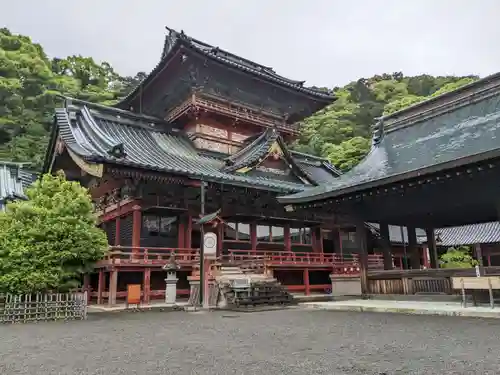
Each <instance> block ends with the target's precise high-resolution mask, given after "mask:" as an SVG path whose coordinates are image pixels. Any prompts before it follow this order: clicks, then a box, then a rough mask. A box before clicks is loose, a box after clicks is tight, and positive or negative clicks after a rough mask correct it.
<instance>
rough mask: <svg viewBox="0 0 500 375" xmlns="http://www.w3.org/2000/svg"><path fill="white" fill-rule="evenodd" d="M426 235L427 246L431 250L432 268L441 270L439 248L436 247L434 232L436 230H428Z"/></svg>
mask: <svg viewBox="0 0 500 375" xmlns="http://www.w3.org/2000/svg"><path fill="white" fill-rule="evenodd" d="M425 234H426V236H427V246H428V248H429V255H430V257H431V259H430V261H431V267H432V268H439V257H438V253H437V246H436V234H435V232H434V229H432V228H427V229H426V230H425Z"/></svg>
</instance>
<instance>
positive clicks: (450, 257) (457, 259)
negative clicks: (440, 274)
mask: <svg viewBox="0 0 500 375" xmlns="http://www.w3.org/2000/svg"><path fill="white" fill-rule="evenodd" d="M440 261H441V267H442V268H471V267H474V266H476V265H478V264H479V262H478V261H477V260H475V259H474V258H473V257H472V255H471V250H470V249H469V248H468V247H467V246H459V247H450V248H449V249H447V250H446V253H444V254H443V255H441V257H440Z"/></svg>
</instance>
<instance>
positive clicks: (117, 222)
mask: <svg viewBox="0 0 500 375" xmlns="http://www.w3.org/2000/svg"><path fill="white" fill-rule="evenodd" d="M120 224H121V223H120V216H118V217H117V218H116V219H115V246H120Z"/></svg>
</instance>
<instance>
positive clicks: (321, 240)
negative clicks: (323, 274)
mask: <svg viewBox="0 0 500 375" xmlns="http://www.w3.org/2000/svg"><path fill="white" fill-rule="evenodd" d="M318 250H319V252H320V253H321V254H323V253H324V252H325V249H323V229H321V228H319V239H318Z"/></svg>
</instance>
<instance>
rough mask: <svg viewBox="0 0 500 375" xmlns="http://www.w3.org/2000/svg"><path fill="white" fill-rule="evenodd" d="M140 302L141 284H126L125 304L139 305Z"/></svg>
mask: <svg viewBox="0 0 500 375" xmlns="http://www.w3.org/2000/svg"><path fill="white" fill-rule="evenodd" d="M140 303H141V284H128V285H127V304H128V305H139V304H140Z"/></svg>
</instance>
